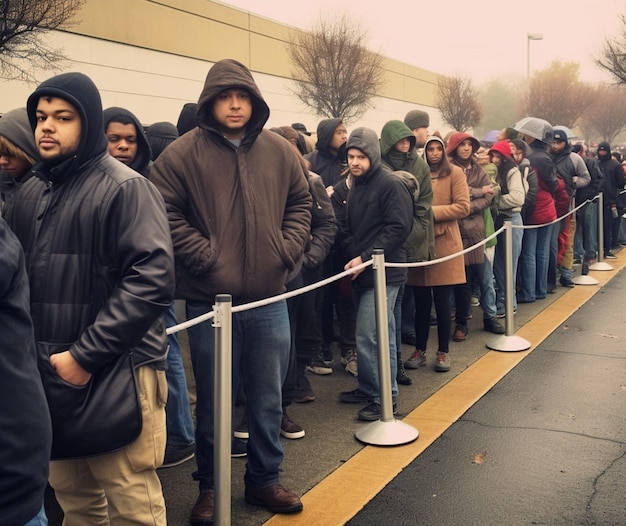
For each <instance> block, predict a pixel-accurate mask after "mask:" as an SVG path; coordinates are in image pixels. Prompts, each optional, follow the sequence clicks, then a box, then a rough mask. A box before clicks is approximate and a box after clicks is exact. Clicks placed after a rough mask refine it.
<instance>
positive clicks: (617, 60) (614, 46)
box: [594, 14, 626, 84]
mask: <svg viewBox="0 0 626 526" xmlns="http://www.w3.org/2000/svg"><path fill="white" fill-rule="evenodd" d="M620 20H621V24H622V29H621V34H620V35H619V36H617V37H608V38H606V39H605V41H604V47H603V48H602V54H601V55H600V57H598V58H596V59H595V60H594V62H595V63H596V65H597V66H599V67H600V68H602V69H605V70H607V71H608V72H609V73H611V75H613V76H614V77H615V79H616V80H617V82H619V83H620V84H626V15H624V14H621V15H620Z"/></svg>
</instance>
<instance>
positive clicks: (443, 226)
mask: <svg viewBox="0 0 626 526" xmlns="http://www.w3.org/2000/svg"><path fill="white" fill-rule="evenodd" d="M451 168H452V171H451V173H450V175H446V176H441V177H440V175H439V173H438V172H431V173H430V179H431V182H432V186H433V204H432V211H433V215H434V218H435V260H436V259H437V258H442V257H444V256H449V255H450V254H454V253H455V252H460V251H461V250H463V241H462V240H461V231H460V230H459V223H458V221H459V219H463V218H464V217H466V216H467V215H468V214H469V211H470V199H469V188H468V186H467V179H466V178H465V174H464V173H463V170H461V169H460V168H459V167H458V166H454V165H451ZM458 283H465V260H464V257H463V255H460V256H458V257H456V258H452V259H450V260H448V261H444V262H442V263H436V264H435V265H430V266H427V267H417V268H410V269H409V279H408V284H409V285H416V286H420V287H425V286H427V287H434V286H439V285H456V284H458Z"/></svg>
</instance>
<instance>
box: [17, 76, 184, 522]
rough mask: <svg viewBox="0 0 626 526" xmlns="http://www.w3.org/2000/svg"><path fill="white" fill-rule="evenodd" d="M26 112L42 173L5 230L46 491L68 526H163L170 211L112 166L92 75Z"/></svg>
mask: <svg viewBox="0 0 626 526" xmlns="http://www.w3.org/2000/svg"><path fill="white" fill-rule="evenodd" d="M27 111H28V117H29V121H30V124H31V126H32V128H33V130H34V135H35V142H36V144H37V147H38V149H39V153H40V157H41V160H42V162H41V163H40V164H38V165H36V166H35V167H34V168H33V170H34V173H35V175H34V177H31V178H30V179H29V180H28V181H27V182H26V183H25V184H24V185H23V186H22V188H21V190H20V192H19V196H16V199H15V201H14V203H13V205H12V206H11V207H10V208H9V209H8V211H7V221H8V222H9V223H10V225H11V227H12V228H13V230H14V231H15V233H16V235H17V237H18V239H19V240H20V242H21V243H22V246H23V248H24V252H25V256H26V267H27V269H28V273H29V279H30V287H31V314H32V318H33V322H34V329H35V340H36V343H37V353H38V366H39V373H40V375H41V376H42V380H43V384H44V389H45V392H46V398H47V400H48V405H49V407H50V413H51V417H52V462H51V464H50V479H49V481H50V484H51V486H52V487H53V488H54V490H55V494H56V498H57V500H58V501H59V504H60V505H61V508H62V509H63V512H64V514H65V521H66V522H67V523H68V524H100V523H102V524H104V523H105V522H106V523H109V521H110V522H111V523H112V524H117V523H121V522H127V521H128V520H129V519H131V518H132V520H133V521H136V522H137V523H141V524H159V525H161V524H166V516H165V504H164V500H163V495H162V491H161V485H160V482H159V478H158V476H157V474H156V471H155V470H156V468H157V466H158V465H160V463H161V462H162V461H163V454H164V450H165V436H166V435H165V409H164V408H165V401H166V398H167V387H166V380H165V372H164V370H163V369H164V365H165V357H166V353H167V343H166V334H165V325H164V322H163V316H162V314H163V312H164V311H165V309H167V307H168V306H169V305H170V304H171V303H172V301H173V293H174V262H173V249H172V242H171V237H170V232H169V227H168V223H167V218H166V215H165V207H164V203H163V200H162V198H161V196H160V194H159V192H158V191H157V190H156V188H155V187H154V186H153V185H152V184H151V183H150V182H149V181H148V180H147V179H146V178H144V177H142V176H141V175H139V174H138V173H136V172H134V171H133V170H131V169H130V168H129V167H127V166H125V165H124V164H122V163H120V162H118V161H116V160H115V159H113V158H112V157H111V156H110V155H109V154H108V153H107V140H106V138H105V136H104V132H103V130H104V126H103V123H102V103H101V100H100V94H99V93H98V90H97V88H96V86H95V85H94V84H93V82H92V81H91V79H89V78H88V77H87V76H85V75H83V74H81V73H64V74H62V75H58V76H56V77H53V78H51V79H48V80H47V81H45V82H43V83H42V84H41V85H40V86H39V87H38V88H37V89H36V90H35V91H34V92H33V93H32V95H31V96H30V97H29V99H28V102H27ZM102 386H106V387H105V389H102Z"/></svg>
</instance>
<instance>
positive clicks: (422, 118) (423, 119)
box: [404, 110, 430, 130]
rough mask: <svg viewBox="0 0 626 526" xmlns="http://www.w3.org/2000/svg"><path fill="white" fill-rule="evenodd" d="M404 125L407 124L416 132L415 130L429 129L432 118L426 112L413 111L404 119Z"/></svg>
mask: <svg viewBox="0 0 626 526" xmlns="http://www.w3.org/2000/svg"><path fill="white" fill-rule="evenodd" d="M404 124H406V125H407V126H408V127H409V128H410V129H411V130H414V129H415V128H428V126H429V125H430V117H429V116H428V113H426V112H425V111H421V110H411V111H410V112H409V113H407V114H406V116H405V117H404Z"/></svg>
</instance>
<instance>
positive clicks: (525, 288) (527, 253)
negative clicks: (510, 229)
mask: <svg viewBox="0 0 626 526" xmlns="http://www.w3.org/2000/svg"><path fill="white" fill-rule="evenodd" d="M553 228H554V225H546V226H542V227H540V228H531V229H528V230H524V239H523V242H522V253H521V254H520V259H519V263H520V291H519V293H518V295H517V299H518V301H520V302H523V303H528V302H532V301H535V300H536V299H537V300H540V299H543V298H545V297H546V296H547V294H548V264H549V261H550V241H551V239H552V230H553Z"/></svg>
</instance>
